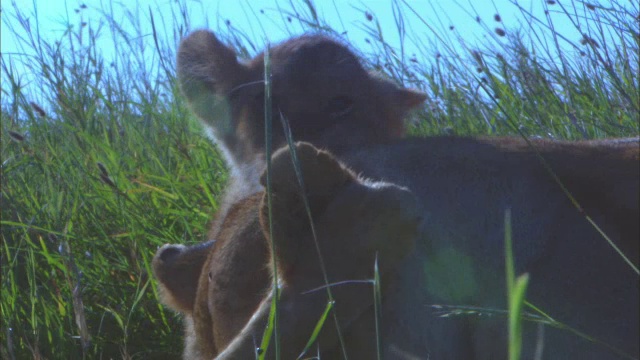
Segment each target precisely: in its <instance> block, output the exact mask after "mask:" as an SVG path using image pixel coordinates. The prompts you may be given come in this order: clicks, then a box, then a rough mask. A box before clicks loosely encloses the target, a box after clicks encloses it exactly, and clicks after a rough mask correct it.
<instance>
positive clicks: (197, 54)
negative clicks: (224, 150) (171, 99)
mask: <svg viewBox="0 0 640 360" xmlns="http://www.w3.org/2000/svg"><path fill="white" fill-rule="evenodd" d="M177 75H178V82H179V84H180V88H181V90H182V92H183V94H184V95H185V97H186V98H187V101H188V102H189V105H190V107H191V109H192V110H193V112H194V113H195V114H196V115H197V116H199V117H200V118H201V119H202V120H203V121H204V122H205V123H210V124H213V125H214V126H215V127H216V128H217V129H222V128H223V127H224V124H220V123H219V122H220V121H229V120H228V116H229V114H228V104H226V100H227V99H226V98H227V95H228V93H229V91H230V90H231V89H233V88H234V87H236V86H237V85H238V84H241V83H242V82H243V81H245V80H246V79H245V78H246V76H247V69H246V67H245V66H244V65H242V64H240V63H239V62H238V59H237V56H236V53H235V51H234V50H233V49H232V48H230V47H227V46H226V45H224V44H223V43H222V42H220V40H218V39H217V38H216V36H215V35H214V34H213V33H212V32H210V31H207V30H198V31H195V32H193V33H191V34H190V35H189V36H187V37H186V38H184V39H183V40H182V42H181V43H180V47H179V49H178V60H177ZM221 112H224V113H221Z"/></svg>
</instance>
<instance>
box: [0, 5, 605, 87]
mask: <svg viewBox="0 0 640 360" xmlns="http://www.w3.org/2000/svg"><path fill="white" fill-rule="evenodd" d="M293 2H294V3H301V1H295V0H294V1H293ZM400 2H402V1H400ZM405 2H406V4H408V5H409V6H410V7H411V8H412V9H413V10H414V11H415V13H416V14H413V13H412V11H411V10H407V9H406V6H404V8H405V22H406V23H405V26H406V33H407V37H416V38H419V39H420V40H419V43H420V44H421V45H424V46H425V47H426V48H427V49H429V50H432V51H433V52H434V53H435V51H437V47H439V46H443V44H445V43H446V42H447V41H448V42H449V43H457V40H455V37H456V36H460V37H462V38H464V40H465V42H467V43H470V44H472V45H473V44H474V43H480V42H483V41H487V39H486V36H487V34H488V33H489V36H490V33H491V31H489V32H487V31H486V30H483V28H482V25H484V26H487V27H488V28H489V29H494V28H495V27H501V28H506V29H507V30H508V29H516V28H521V27H522V26H523V24H522V21H523V19H524V16H523V15H522V12H521V10H518V8H517V7H516V6H515V5H514V4H513V3H512V2H511V1H510V0H460V1H458V0H452V1H438V0H405ZM560 2H561V3H562V1H560ZM565 2H566V1H565ZM13 3H15V4H16V5H17V7H18V8H19V9H20V11H22V12H23V13H25V14H27V15H28V16H29V18H30V20H29V21H30V24H31V26H32V29H34V28H35V26H36V25H37V26H38V28H39V30H40V34H41V36H43V37H44V38H45V39H47V40H50V41H55V40H56V39H59V38H60V37H62V35H63V33H64V31H65V28H66V25H65V24H71V25H73V26H78V25H79V24H80V23H81V22H86V23H88V24H90V26H91V27H93V28H97V27H98V26H99V24H100V23H105V21H106V17H105V14H104V13H105V12H108V13H111V14H113V18H114V19H115V20H116V21H118V22H120V23H121V24H122V26H124V28H125V30H128V31H131V32H134V31H132V30H133V29H132V25H131V23H132V21H131V17H130V18H127V16H131V15H133V19H134V21H133V22H135V20H139V21H140V26H141V28H142V29H141V30H142V31H141V32H142V33H143V34H147V35H149V34H150V33H151V30H150V29H151V27H150V21H149V19H150V16H149V12H151V13H153V16H154V19H155V21H156V26H158V27H162V21H166V22H167V23H168V24H171V23H172V21H173V17H174V16H176V15H175V12H173V13H172V10H173V11H175V10H176V9H177V7H176V6H175V3H176V0H157V1H150V0H139V1H127V0H122V1H111V2H110V1H105V0H86V1H83V0H80V1H78V0H13V1H11V0H2V3H1V4H2V5H1V6H2V18H3V19H2V25H1V26H2V29H0V35H1V41H0V51H1V52H2V56H3V58H4V60H5V61H6V60H8V59H17V58H20V57H22V56H24V55H25V53H27V54H28V53H29V51H30V49H25V48H21V47H20V46H19V45H18V42H17V41H16V36H15V35H14V34H13V33H12V32H11V31H7V23H6V21H7V20H8V21H14V24H15V20H13V19H14V18H15V12H16V11H15V7H14V6H13ZM184 3H185V4H186V6H187V8H188V10H189V14H190V16H189V21H190V23H191V28H201V27H210V28H213V29H215V28H218V27H220V28H224V27H225V26H226V25H225V22H226V21H227V20H229V21H230V22H231V24H232V26H234V27H236V28H239V29H241V30H243V32H245V33H247V34H248V36H249V37H251V38H252V40H253V41H255V42H256V43H257V44H259V45H261V44H263V43H264V42H266V41H270V42H277V41H280V40H283V39H285V38H286V37H288V33H287V29H286V28H285V27H286V26H289V27H290V28H289V31H290V32H291V33H294V34H295V33H299V32H301V29H300V28H299V27H296V26H295V21H293V22H292V23H288V22H287V21H286V19H285V18H282V15H281V12H280V11H278V10H277V9H278V8H279V7H280V8H284V9H290V5H289V4H290V1H289V0H253V1H247V0H240V1H233V0H210V1H206V0H203V1H194V0H184ZM314 3H315V5H316V7H317V10H318V12H319V15H320V17H321V18H323V19H325V20H326V21H328V22H329V24H330V25H331V27H333V28H334V29H337V30H339V31H340V32H342V31H346V37H347V39H348V40H349V41H350V42H351V43H352V44H353V45H354V46H356V47H357V48H359V49H361V50H362V51H365V52H367V51H369V50H370V48H371V45H369V44H368V43H367V42H366V39H367V38H370V36H369V35H367V34H366V32H365V30H363V28H364V27H365V26H366V25H369V26H371V25H373V24H374V23H375V22H370V21H368V20H367V16H366V13H365V11H366V12H369V13H370V14H373V16H374V19H375V20H377V21H379V23H380V27H381V29H382V31H383V34H384V36H385V41H386V42H388V43H390V44H391V45H393V46H396V47H397V46H399V43H400V41H399V37H398V32H397V31H396V29H397V26H396V23H395V20H394V11H393V5H392V1H390V0H373V1H346V0H335V1H333V0H315V1H314ZM518 3H519V4H520V6H521V7H522V8H524V9H526V11H530V12H531V13H532V14H533V15H535V16H536V17H538V18H540V19H544V18H545V15H544V13H543V11H544V9H545V7H547V5H546V1H545V0H519V1H518ZM82 4H84V5H86V8H84V9H82V10H80V11H79V12H76V10H79V9H80V7H81V5H82ZM125 4H126V5H125ZM600 4H603V2H600ZM604 5H606V3H604ZM298 8H299V9H304V6H303V5H301V4H299V5H298ZM34 9H35V10H34ZM36 10H37V11H36ZM549 10H551V11H550V14H551V16H552V17H553V19H554V25H555V26H556V30H557V31H559V32H561V33H563V34H565V35H569V37H570V38H571V39H572V40H573V41H575V42H577V41H578V40H579V38H580V35H579V33H578V32H577V31H576V30H575V29H574V27H573V26H572V25H571V24H570V22H569V21H567V20H566V17H565V16H564V15H562V14H558V13H557V11H559V10H560V8H559V6H558V5H553V6H550V7H549ZM136 11H138V12H136ZM36 13H37V18H36ZM495 14H500V18H501V23H498V22H496V21H495V19H494V16H495ZM476 16H478V17H479V18H480V19H481V20H482V22H481V23H480V24H479V23H478V22H476V20H475V19H476ZM105 25H106V24H105ZM451 26H453V27H454V28H455V31H451V30H449V28H450V27H451ZM14 27H15V26H14ZM102 31H103V36H104V37H106V38H107V39H108V38H109V33H108V29H106V26H105V27H103V30H102ZM134 33H135V32H134ZM20 34H21V35H24V33H20ZM436 34H439V35H436ZM443 34H444V36H450V37H451V38H450V39H448V40H447V39H443V38H442V37H438V36H442V35H443ZM105 35H106V36H105ZM146 38H147V39H148V40H151V37H150V36H147V37H146ZM452 39H453V40H452ZM168 40H169V41H171V40H170V39H168ZM406 43H408V44H410V41H409V42H406ZM100 45H101V46H100V49H101V51H102V55H103V56H104V58H105V60H106V61H110V58H111V57H113V56H114V53H115V51H116V50H115V48H114V46H113V44H112V43H111V42H108V41H105V42H104V44H102V43H101V44H100ZM414 53H418V56H425V54H422V55H421V54H420V52H419V51H418V50H417V48H415V47H414V46H413V45H408V46H407V48H406V49H405V54H406V56H407V57H413V54H414ZM16 67H17V68H19V65H16ZM25 75H26V76H27V77H28V74H25ZM4 85H5V79H4V78H3V86H4Z"/></svg>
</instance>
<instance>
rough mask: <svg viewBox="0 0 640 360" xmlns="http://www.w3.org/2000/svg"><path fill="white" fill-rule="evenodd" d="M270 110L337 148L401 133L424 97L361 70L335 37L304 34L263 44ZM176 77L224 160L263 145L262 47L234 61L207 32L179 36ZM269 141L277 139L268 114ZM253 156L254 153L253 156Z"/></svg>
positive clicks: (297, 134)
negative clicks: (244, 59) (268, 67)
mask: <svg viewBox="0 0 640 360" xmlns="http://www.w3.org/2000/svg"><path fill="white" fill-rule="evenodd" d="M270 58H271V72H272V77H271V80H272V101H273V109H272V110H273V115H274V119H275V120H277V119H278V116H279V115H280V114H282V115H283V116H285V117H286V119H287V120H288V121H289V123H290V126H291V130H292V133H293V137H294V138H295V139H296V140H303V141H308V142H311V143H313V144H314V145H316V146H318V147H320V148H326V149H329V150H331V151H332V152H334V153H336V154H338V153H341V152H343V151H346V150H350V149H355V148H358V147H361V146H364V145H367V144H377V143H381V142H385V141H388V140H392V139H396V138H399V137H402V136H403V135H404V124H403V118H404V117H405V115H406V113H407V111H408V110H410V109H412V108H414V107H416V106H417V105H419V104H420V103H422V101H423V100H424V99H425V95H424V94H423V93H421V92H418V91H414V90H409V89H405V88H401V87H398V86H397V85H395V84H393V83H392V82H390V81H389V80H386V79H383V78H381V77H379V76H376V75H373V74H370V73H369V72H367V71H366V70H365V69H364V68H363V66H362V64H361V63H360V61H359V60H358V58H357V57H356V56H355V55H354V54H353V53H352V52H351V51H350V50H349V49H348V48H347V47H346V46H345V45H343V44H342V43H340V42H339V41H337V40H335V39H332V38H329V37H327V36H324V35H304V36H300V37H295V38H292V39H289V40H287V41H285V42H283V43H280V44H278V45H276V46H273V47H272V48H271V50H270ZM177 73H178V80H179V83H180V86H181V88H182V92H183V93H184V95H185V96H186V98H187V100H188V102H189V105H190V107H191V109H192V110H193V111H194V112H195V114H196V115H197V116H198V117H199V118H200V119H201V120H202V122H203V124H204V125H205V128H206V130H207V132H208V133H209V134H210V135H211V136H212V137H213V138H214V139H215V141H216V142H217V143H218V145H219V146H220V147H221V148H222V150H223V152H224V153H225V155H226V157H227V160H228V161H230V162H231V164H232V165H237V166H238V165H243V164H254V163H255V161H256V159H257V157H258V156H262V152H263V149H264V54H259V55H257V56H256V57H255V58H253V59H252V60H250V61H247V62H239V61H238V59H237V56H236V53H235V52H234V50H233V49H231V48H229V47H227V46H225V45H224V44H222V43H221V42H220V41H219V40H218V39H217V38H216V37H215V35H214V34H213V33H211V32H209V31H206V30H200V31H195V32H193V33H191V34H190V35H189V36H187V37H186V38H185V39H184V40H183V41H182V43H181V44H180V48H179V50H178V68H177ZM273 136H274V140H273V141H274V148H277V147H280V146H282V145H284V143H285V142H284V137H283V132H282V129H281V128H280V122H279V121H274V131H273ZM260 158H261V157H260Z"/></svg>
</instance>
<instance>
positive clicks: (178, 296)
mask: <svg viewBox="0 0 640 360" xmlns="http://www.w3.org/2000/svg"><path fill="white" fill-rule="evenodd" d="M213 244H214V241H208V242H205V243H202V244H199V245H194V246H190V247H187V246H184V245H175V244H166V245H164V246H162V247H161V248H160V249H158V251H157V252H156V255H155V256H154V257H153V261H152V267H153V273H154V275H155V277H156V279H157V280H158V282H159V285H160V296H161V299H162V302H163V303H164V304H165V305H167V306H169V307H170V308H172V309H174V310H176V311H179V312H183V313H191V312H192V311H193V307H194V303H195V299H196V292H197V290H198V282H199V279H200V273H201V272H202V268H203V266H204V263H205V262H206V260H207V258H208V256H209V253H210V252H211V250H212V248H213Z"/></svg>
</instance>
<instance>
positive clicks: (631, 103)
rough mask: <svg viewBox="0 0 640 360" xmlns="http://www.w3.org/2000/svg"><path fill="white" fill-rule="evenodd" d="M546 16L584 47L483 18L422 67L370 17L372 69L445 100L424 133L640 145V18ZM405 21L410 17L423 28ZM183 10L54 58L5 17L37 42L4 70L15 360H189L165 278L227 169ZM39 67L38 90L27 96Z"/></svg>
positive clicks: (51, 49)
mask: <svg viewBox="0 0 640 360" xmlns="http://www.w3.org/2000/svg"><path fill="white" fill-rule="evenodd" d="M546 4H547V5H546V6H548V10H549V11H552V12H558V13H560V14H564V16H566V17H567V18H569V19H571V20H572V21H573V22H574V24H575V26H576V27H577V26H580V32H581V33H582V34H583V36H582V37H581V38H568V37H567V36H565V34H562V33H558V32H556V31H555V30H554V26H553V25H554V24H553V23H552V22H550V21H549V19H548V18H534V17H532V16H531V15H530V14H528V13H527V11H526V9H522V12H521V16H522V17H523V19H524V20H525V21H524V22H523V24H529V25H527V26H526V27H523V28H522V29H509V28H505V27H503V26H502V22H501V21H500V20H501V19H500V18H499V17H498V16H497V17H495V18H493V19H481V20H480V21H481V23H482V25H483V28H484V29H485V31H486V35H487V37H486V42H485V43H483V44H481V45H479V47H478V46H475V45H471V44H470V43H468V42H466V40H465V37H464V36H463V35H462V34H458V33H457V32H456V30H455V28H454V29H451V30H447V31H445V32H438V31H436V30H434V31H435V33H434V35H436V36H437V38H438V46H437V48H436V47H435V46H433V47H429V46H427V45H424V44H428V43H429V42H427V41H426V40H424V39H421V38H419V37H413V36H409V35H407V36H403V37H402V38H403V39H405V40H404V41H407V42H413V43H414V44H417V45H418V46H419V48H420V49H421V50H422V53H419V54H417V55H416V56H415V57H413V56H399V54H400V50H399V49H398V48H397V47H396V48H395V49H394V48H393V47H391V46H390V45H389V44H387V43H385V42H384V40H383V39H384V38H385V37H384V35H385V33H384V32H381V31H382V30H381V29H380V27H379V26H377V23H376V17H375V14H370V15H371V20H368V16H367V15H365V14H364V13H363V26H364V29H365V31H366V32H367V33H368V39H369V41H370V44H371V45H372V46H371V49H374V50H375V51H367V52H365V51H362V53H361V55H362V56H363V57H365V58H366V62H367V64H368V66H369V67H371V68H376V69H378V70H380V71H382V72H384V73H386V74H387V75H388V76H390V77H392V78H394V79H396V80H397V81H398V82H402V83H404V84H405V85H406V86H413V87H419V88H420V89H422V90H424V91H426V92H427V93H428V94H429V98H428V100H427V102H426V103H425V106H424V107H423V109H422V110H420V111H419V112H418V113H417V114H416V115H415V117H414V122H413V126H412V132H413V133H414V134H418V135H429V134H483V135H526V136H532V137H535V136H541V137H550V138H557V139H590V138H604V137H621V136H638V134H639V122H640V119H639V115H638V114H639V113H640V87H639V85H638V70H639V69H638V64H639V60H640V59H639V49H640V34H639V33H638V21H639V19H640V18H639V11H638V7H637V5H629V4H627V3H624V6H623V4H622V3H618V2H617V1H613V2H611V3H608V4H607V5H606V6H599V5H591V4H586V3H581V2H578V1H575V2H573V3H568V4H565V3H564V2H562V3H556V2H555V1H546ZM561 4H563V5H561ZM396 5H397V6H396V8H397V9H398V14H399V18H402V16H403V14H409V13H411V12H413V9H412V8H411V7H410V6H408V5H406V4H404V3H403V2H399V3H397V4H396ZM175 6H176V13H177V14H180V15H181V16H176V17H175V19H174V20H173V23H171V24H162V27H163V29H162V31H158V26H159V24H158V23H157V22H154V23H153V24H152V28H153V32H152V35H153V36H146V37H143V36H140V34H136V33H128V32H127V31H125V30H123V28H122V27H120V26H119V25H118V23H117V22H115V21H113V22H110V23H109V26H108V28H106V29H102V32H100V31H98V30H97V29H93V28H91V26H83V25H82V24H81V23H78V24H77V26H75V27H72V28H70V29H69V32H68V33H67V34H65V35H64V36H62V37H61V38H60V39H58V41H55V42H46V41H44V40H40V38H39V37H38V36H37V33H36V32H35V30H33V29H32V28H31V27H29V26H28V23H27V22H26V21H25V19H26V17H27V15H28V14H24V13H22V12H21V10H20V9H19V8H17V7H7V8H4V9H3V21H5V24H6V25H7V26H5V27H4V28H3V31H11V32H13V33H14V34H22V35H21V42H22V44H23V46H25V47H28V48H32V49H34V51H35V56H33V57H28V58H23V59H22V60H21V61H23V63H24V66H25V67H18V66H16V63H15V62H14V61H16V60H15V59H13V58H10V57H7V56H5V55H4V54H3V56H2V62H1V66H2V68H1V70H2V84H3V85H2V86H3V87H2V103H1V105H2V108H1V126H2V134H1V136H2V138H1V139H2V141H1V161H2V167H1V170H2V178H1V181H2V193H1V201H2V229H1V234H2V244H1V245H0V247H1V263H2V278H1V282H2V287H1V293H0V295H1V296H0V305H1V311H2V329H1V330H2V331H1V332H0V356H1V357H2V358H3V359H26V358H34V359H43V358H46V359H79V358H91V359H93V358H100V359H110V358H135V359H161V358H168V359H169V358H176V357H178V356H179V354H180V352H181V348H182V340H181V337H180V336H179V335H180V333H181V330H180V329H181V325H180V320H179V318H178V317H177V316H176V315H175V314H173V313H172V312H171V311H168V310H167V309H165V308H164V307H163V306H162V305H160V304H159V302H158V293H157V287H156V284H155V283H154V281H153V279H152V276H151V268H150V261H151V258H152V256H153V254H154V252H155V250H156V249H157V248H158V246H160V245H162V244H164V243H169V242H170V243H193V242H198V241H202V240H203V238H204V234H205V233H206V227H207V223H208V221H209V217H210V214H212V213H213V211H215V209H216V207H217V201H218V199H219V198H220V194H221V192H222V189H223V188H224V184H225V180H226V169H225V164H224V163H223V161H222V159H221V157H220V155H219V154H218V152H217V150H216V149H215V147H214V146H213V145H211V144H210V143H209V142H208V140H207V139H205V138H204V136H203V135H202V134H201V133H200V128H199V125H198V124H197V122H196V121H195V120H194V119H193V118H192V116H191V115H190V114H189V112H188V111H187V109H186V107H185V104H184V100H183V99H182V98H181V96H180V94H179V91H178V89H177V88H176V86H175V81H174V80H175V79H174V76H175V74H174V63H175V62H174V57H175V43H176V39H177V37H178V36H179V35H181V34H184V33H185V32H186V31H187V29H188V27H189V26H188V21H187V19H188V18H189V14H188V13H186V12H185V11H184V9H183V7H181V3H176V5H175ZM293 6H295V7H297V9H300V11H294V12H293V13H292V14H291V16H292V21H294V22H299V23H300V24H301V25H300V26H301V27H303V28H304V29H306V30H309V31H324V32H327V33H332V34H334V35H335V36H340V34H339V33H337V31H334V30H332V29H331V28H329V27H327V24H326V23H325V21H324V20H323V19H318V18H314V17H313V14H314V12H313V11H310V8H309V7H308V6H309V4H308V3H306V2H295V1H294V3H293ZM633 6H635V7H633ZM7 11H8V12H9V13H7ZM305 14H307V15H305ZM112 20H113V19H112ZM140 21H145V20H144V18H143V19H141V20H140ZM465 21H476V19H475V18H474V15H473V14H470V15H469V18H468V19H465ZM413 26H414V28H416V27H423V28H424V31H422V32H421V33H423V32H428V30H427V29H430V27H429V24H427V23H418V24H415V23H414V24H413ZM384 31H385V32H394V31H399V32H403V31H404V28H403V27H402V26H401V23H399V25H398V27H397V28H395V29H384ZM163 34H172V35H163ZM219 34H221V36H222V37H223V38H225V39H228V40H229V42H230V43H233V44H235V45H236V46H237V47H238V48H239V49H240V52H241V53H245V54H246V53H249V54H254V52H253V51H251V50H248V49H253V48H261V47H262V45H261V44H252V43H251V42H250V41H249V40H248V39H249V37H248V36H245V34H243V33H242V32H241V30H239V29H235V28H232V27H228V28H225V29H220V30H219ZM16 36H17V35H16ZM100 36H111V37H113V39H114V41H116V42H118V43H120V44H121V46H122V47H121V48H120V49H119V52H120V53H121V54H122V56H120V57H119V58H118V61H116V62H113V63H106V62H105V61H104V59H103V58H101V56H100V53H99V51H98V49H97V47H98V45H97V40H98V38H99V37H100ZM423 40H424V43H423V42H422V41H423ZM140 49H144V52H140V51H139V50H140ZM132 54H137V55H133V56H132ZM160 59H164V60H160ZM25 68H26V69H28V70H29V72H30V73H31V74H33V76H34V77H35V78H34V79H29V82H30V84H34V83H35V84H37V90H38V91H33V90H29V91H26V90H25V89H26V88H27V87H26V81H25V76H24V74H23V73H21V71H22V70H21V69H25ZM621 261H622V260H621Z"/></svg>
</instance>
